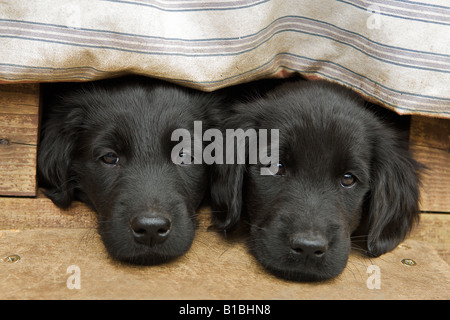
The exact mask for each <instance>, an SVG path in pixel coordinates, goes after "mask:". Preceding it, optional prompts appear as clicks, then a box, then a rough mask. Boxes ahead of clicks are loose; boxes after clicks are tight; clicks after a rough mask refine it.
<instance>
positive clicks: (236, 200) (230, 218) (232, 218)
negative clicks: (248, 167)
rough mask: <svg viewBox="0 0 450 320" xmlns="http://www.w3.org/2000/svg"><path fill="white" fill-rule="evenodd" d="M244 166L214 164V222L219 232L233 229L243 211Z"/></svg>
mask: <svg viewBox="0 0 450 320" xmlns="http://www.w3.org/2000/svg"><path fill="white" fill-rule="evenodd" d="M244 171H245V165H244V164H214V165H213V167H212V170H211V207H212V211H213V222H214V225H215V227H216V228H218V229H219V230H227V229H232V228H233V227H234V226H236V224H237V223H238V222H239V219H240V217H241V211H242V202H243V200H242V192H243V190H242V189H243V181H244Z"/></svg>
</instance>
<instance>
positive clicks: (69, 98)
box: [38, 77, 217, 264]
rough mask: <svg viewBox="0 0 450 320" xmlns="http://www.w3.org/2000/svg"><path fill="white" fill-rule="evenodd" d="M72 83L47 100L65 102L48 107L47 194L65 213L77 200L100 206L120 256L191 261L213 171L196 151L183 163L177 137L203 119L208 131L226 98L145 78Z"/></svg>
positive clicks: (42, 173)
mask: <svg viewBox="0 0 450 320" xmlns="http://www.w3.org/2000/svg"><path fill="white" fill-rule="evenodd" d="M73 86H74V85H70V86H69V89H67V88H66V87H67V85H61V86H59V87H57V88H55V87H51V89H52V91H53V92H51V93H49V94H48V95H47V96H49V97H52V96H53V97H54V96H55V95H56V96H60V98H56V99H54V98H49V99H46V101H44V102H47V105H46V106H45V109H46V119H45V120H44V124H43V129H42V132H41V141H40V147H39V153H38V172H39V182H40V185H41V186H43V187H45V188H46V195H47V196H48V197H50V199H51V200H53V202H54V203H55V204H56V205H58V206H60V207H62V208H66V207H68V206H69V205H70V203H71V202H72V200H73V199H78V200H81V201H83V202H85V203H87V204H89V205H90V206H92V207H93V208H94V210H95V211H97V212H98V214H99V216H98V221H99V233H100V235H101V237H102V239H103V241H104V244H105V246H106V248H107V250H108V251H109V253H110V254H111V255H112V256H113V257H114V258H116V259H119V260H123V261H128V262H132V263H137V264H155V263H160V262H164V261H167V260H169V259H171V258H174V257H178V256H180V255H182V254H183V253H185V252H186V251H187V250H188V249H189V248H190V246H191V243H192V241H193V238H194V232H195V227H196V222H195V211H196V209H197V208H198V206H199V205H200V203H201V201H202V199H203V196H204V194H205V190H206V189H207V187H208V172H207V170H208V168H207V167H205V166H204V165H201V164H194V163H193V162H192V161H190V160H191V159H187V158H191V156H190V154H188V153H182V154H179V160H181V161H178V162H175V163H174V162H173V161H172V156H171V152H172V148H173V147H174V146H175V145H176V144H177V143H178V141H172V132H173V131H174V130H175V129H180V128H184V129H188V130H189V131H192V129H193V126H194V121H202V122H203V127H204V128H207V127H208V124H209V120H208V119H209V118H208V113H210V112H212V111H211V110H213V109H214V106H215V105H216V104H217V101H216V100H215V98H213V97H212V96H211V95H210V94H206V93H202V92H197V91H194V90H189V89H187V88H181V87H178V86H175V85H172V84H168V83H165V82H160V81H157V80H150V79H147V78H140V77H125V78H119V79H113V80H104V81H97V82H92V83H87V84H83V85H78V86H76V85H75V88H73ZM54 91H56V92H54ZM183 157H184V158H186V160H187V161H183ZM176 163H178V164H176Z"/></svg>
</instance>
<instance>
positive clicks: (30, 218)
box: [0, 191, 450, 263]
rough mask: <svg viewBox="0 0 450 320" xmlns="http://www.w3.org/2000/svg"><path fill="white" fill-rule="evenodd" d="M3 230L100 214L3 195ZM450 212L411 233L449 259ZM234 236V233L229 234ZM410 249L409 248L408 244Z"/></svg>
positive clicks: (81, 225)
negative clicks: (63, 208) (65, 208)
mask: <svg viewBox="0 0 450 320" xmlns="http://www.w3.org/2000/svg"><path fill="white" fill-rule="evenodd" d="M0 208H1V210H0V230H24V229H36V228H60V229H61V228H62V229H93V230H95V229H96V227H97V215H96V213H95V212H94V211H92V210H91V209H90V208H89V207H88V206H86V205H85V204H83V203H81V202H78V201H74V202H73V203H72V205H71V206H70V208H69V209H67V210H62V209H60V208H58V207H57V206H55V205H54V204H53V203H52V202H51V200H50V199H48V198H47V197H46V196H45V195H43V194H42V192H40V191H39V192H38V195H37V197H36V198H13V197H0ZM197 222H198V231H197V232H205V231H207V230H208V228H209V226H210V225H211V208H210V207H209V206H203V207H201V208H200V209H199V210H198V212H197ZM449 225H450V215H448V214H436V213H433V214H427V213H422V214H421V215H420V224H419V225H418V227H417V228H415V229H414V230H413V232H412V233H411V235H410V237H409V238H410V239H412V240H420V241H423V242H426V243H428V244H430V245H431V246H433V247H434V248H435V249H436V251H437V252H438V254H439V255H440V256H441V257H442V258H443V259H444V260H445V261H447V262H448V263H450V246H449V244H450V229H449ZM229 238H230V239H231V238H233V234H230V235H229ZM406 249H407V248H406Z"/></svg>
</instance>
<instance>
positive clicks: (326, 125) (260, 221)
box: [211, 81, 421, 281]
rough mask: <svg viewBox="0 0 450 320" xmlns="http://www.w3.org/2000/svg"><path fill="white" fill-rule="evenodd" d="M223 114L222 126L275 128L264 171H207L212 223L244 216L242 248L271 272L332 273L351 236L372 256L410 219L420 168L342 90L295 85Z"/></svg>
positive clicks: (224, 224) (397, 237)
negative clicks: (273, 149) (274, 158)
mask: <svg viewBox="0 0 450 320" xmlns="http://www.w3.org/2000/svg"><path fill="white" fill-rule="evenodd" d="M232 113H233V115H232V116H231V117H230V118H229V119H228V120H227V121H226V123H225V128H242V129H244V130H247V129H250V128H253V129H256V130H259V129H279V136H280V139H279V163H277V164H271V165H272V166H271V168H274V167H275V168H276V170H272V173H273V175H261V167H264V166H263V165H262V164H261V163H258V164H255V165H249V164H248V163H247V164H246V165H239V164H235V165H215V166H214V169H213V172H212V181H211V184H212V185H211V188H212V189H211V197H212V206H213V212H215V213H216V214H215V224H216V226H217V227H219V228H221V229H231V228H233V227H234V226H235V225H236V223H237V222H238V220H239V218H240V216H241V211H242V210H244V212H246V214H247V215H248V216H247V219H248V223H249V228H250V230H249V232H250V236H249V241H248V245H249V248H250V251H251V252H252V253H253V254H254V255H255V257H256V258H257V259H258V260H259V261H260V262H261V264H262V265H264V266H265V267H266V268H267V269H269V270H271V271H272V272H273V273H275V274H276V275H278V276H281V277H283V278H287V279H293V280H300V281H316V280H323V279H329V278H332V277H335V276H337V275H339V274H340V273H341V272H342V270H343V268H344V267H345V265H346V263H347V259H348V255H349V252H350V248H351V237H352V235H354V234H355V232H356V231H359V234H361V235H363V238H364V239H365V240H366V248H365V250H366V253H367V254H368V255H369V256H373V257H376V256H379V255H381V254H383V253H386V252H388V251H391V250H392V249H394V248H395V247H396V246H397V245H398V244H399V243H400V242H401V241H402V240H403V239H404V237H405V236H406V235H407V234H408V232H409V231H410V230H411V228H412V226H413V225H414V223H415V222H416V221H418V198H419V190H418V184H419V179H418V170H419V169H420V167H421V166H420V165H419V164H418V163H417V162H416V161H414V160H413V158H412V157H411V155H410V154H409V153H408V144H407V142H405V141H403V140H402V139H400V138H399V136H398V135H397V133H396V132H394V130H393V129H391V128H389V127H388V126H387V125H386V124H384V123H383V122H382V121H381V120H380V119H378V118H377V117H376V116H375V115H374V114H373V113H372V112H371V111H369V110H367V109H366V108H365V106H364V103H363V101H362V99H360V98H359V97H358V96H356V95H355V94H354V93H352V92H351V91H350V90H348V89H345V88H343V87H340V86H337V85H332V84H328V83H325V82H321V81H316V82H314V81H311V82H306V81H296V82H293V83H286V84H283V85H281V86H279V87H277V88H276V89H274V90H273V91H269V93H268V94H267V95H265V96H264V97H261V98H260V99H258V100H256V101H253V102H250V103H246V104H244V103H241V104H236V105H235V106H234V107H233V109H232ZM269 142H270V140H269ZM274 165H275V166H274Z"/></svg>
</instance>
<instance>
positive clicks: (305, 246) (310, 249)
mask: <svg viewBox="0 0 450 320" xmlns="http://www.w3.org/2000/svg"><path fill="white" fill-rule="evenodd" d="M290 245H291V251H292V252H293V253H294V254H296V255H299V256H304V257H307V256H308V257H312V258H321V257H323V256H324V255H325V254H326V252H327V250H328V240H327V239H326V238H325V237H324V236H322V235H319V234H313V235H311V234H302V233H297V234H295V235H293V236H292V237H291V241H290Z"/></svg>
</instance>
